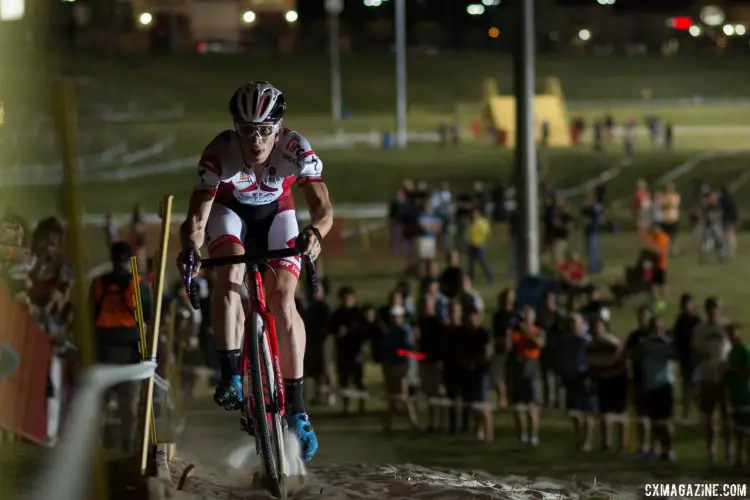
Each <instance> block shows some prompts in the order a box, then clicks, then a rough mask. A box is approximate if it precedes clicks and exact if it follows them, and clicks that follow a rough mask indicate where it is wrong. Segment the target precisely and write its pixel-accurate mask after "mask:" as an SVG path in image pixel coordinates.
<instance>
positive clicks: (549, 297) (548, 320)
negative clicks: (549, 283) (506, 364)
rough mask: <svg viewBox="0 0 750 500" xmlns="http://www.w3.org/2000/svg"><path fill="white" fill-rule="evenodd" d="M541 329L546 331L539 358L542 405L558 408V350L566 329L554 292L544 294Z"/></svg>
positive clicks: (540, 319)
mask: <svg viewBox="0 0 750 500" xmlns="http://www.w3.org/2000/svg"><path fill="white" fill-rule="evenodd" d="M536 318H537V319H536V322H537V325H538V326H539V328H541V329H542V330H544V331H545V333H546V334H547V335H546V339H545V340H546V341H545V343H544V347H542V354H541V356H540V357H539V369H540V375H541V379H542V404H543V405H545V406H549V407H556V406H559V405H561V404H562V400H561V398H560V397H559V393H560V392H561V389H562V382H561V380H560V375H559V370H558V363H557V359H556V358H557V353H556V351H555V350H556V349H557V347H558V345H559V344H560V336H561V334H562V331H563V330H564V329H565V314H564V313H563V311H561V310H560V308H559V307H558V305H557V295H556V294H555V292H553V291H547V292H546V293H545V294H544V302H543V303H542V305H541V307H540V308H539V310H538V312H537V315H536Z"/></svg>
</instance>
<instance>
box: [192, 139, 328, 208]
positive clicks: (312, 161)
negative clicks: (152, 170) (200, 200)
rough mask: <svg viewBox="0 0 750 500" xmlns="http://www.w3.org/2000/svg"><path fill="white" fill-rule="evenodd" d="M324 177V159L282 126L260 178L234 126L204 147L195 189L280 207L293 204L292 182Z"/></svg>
mask: <svg viewBox="0 0 750 500" xmlns="http://www.w3.org/2000/svg"><path fill="white" fill-rule="evenodd" d="M322 181H323V162H322V161H321V160H320V158H318V156H317V155H316V154H315V151H313V149H312V147H311V146H310V143H309V142H308V141H307V139H305V138H304V137H302V136H301V135H300V134H298V133H297V132H295V131H293V130H290V129H287V128H285V129H282V131H281V133H280V134H279V137H278V140H277V142H276V145H275V146H274V148H273V151H271V155H270V157H269V159H268V164H267V166H266V168H265V169H264V170H263V173H262V175H261V178H260V179H259V178H257V176H256V175H255V172H254V171H253V170H252V168H251V166H250V165H248V164H247V163H245V160H244V158H243V157H242V150H241V148H240V143H239V137H238V136H237V134H236V133H235V132H234V131H232V130H225V131H224V132H222V133H220V134H219V135H217V136H216V137H215V138H214V139H213V140H212V141H211V142H210V143H209V144H208V146H206V148H205V149H204V150H203V154H202V155H201V158H200V161H199V162H198V171H197V175H196V179H195V190H196V191H197V190H210V191H213V192H214V193H215V195H216V201H217V202H219V203H225V204H230V203H240V204H242V205H254V206H258V205H268V204H271V203H274V202H277V203H278V204H279V211H282V210H283V209H291V208H293V207H294V199H293V197H292V193H291V187H292V184H294V183H295V182H296V183H297V185H298V186H300V187H301V186H304V185H305V184H306V183H308V182H322Z"/></svg>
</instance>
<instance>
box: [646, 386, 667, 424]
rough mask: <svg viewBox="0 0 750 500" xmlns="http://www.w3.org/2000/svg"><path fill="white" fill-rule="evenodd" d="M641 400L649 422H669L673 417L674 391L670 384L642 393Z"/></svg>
mask: <svg viewBox="0 0 750 500" xmlns="http://www.w3.org/2000/svg"><path fill="white" fill-rule="evenodd" d="M643 399H644V401H643V402H644V404H645V408H646V417H648V419H649V420H654V421H663V420H671V419H672V417H673V416H674V389H673V387H672V384H666V385H663V386H661V387H659V388H658V389H650V390H648V391H644V393H643Z"/></svg>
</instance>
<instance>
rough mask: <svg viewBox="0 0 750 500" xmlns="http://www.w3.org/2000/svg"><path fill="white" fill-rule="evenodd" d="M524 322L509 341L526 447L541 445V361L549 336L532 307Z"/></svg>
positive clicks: (517, 420)
mask: <svg viewBox="0 0 750 500" xmlns="http://www.w3.org/2000/svg"><path fill="white" fill-rule="evenodd" d="M521 316H522V317H521V320H520V321H518V322H516V323H515V326H513V327H511V328H512V329H511V334H510V335H509V336H507V337H506V351H508V352H510V359H509V360H508V367H509V368H510V380H511V387H512V389H511V398H512V400H513V406H514V410H515V411H514V416H515V423H516V435H517V437H518V439H519V441H520V442H521V443H523V444H530V445H531V446H538V445H539V416H540V411H539V390H538V380H539V357H540V355H541V351H542V349H543V348H544V344H545V339H546V333H545V332H544V330H542V329H541V328H539V327H538V326H537V324H536V314H535V313H534V309H533V308H532V307H531V306H526V307H524V308H523V311H522V313H521Z"/></svg>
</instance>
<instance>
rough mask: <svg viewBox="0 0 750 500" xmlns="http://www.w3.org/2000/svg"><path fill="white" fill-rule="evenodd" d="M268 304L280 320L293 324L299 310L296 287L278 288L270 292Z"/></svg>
mask: <svg viewBox="0 0 750 500" xmlns="http://www.w3.org/2000/svg"><path fill="white" fill-rule="evenodd" d="M268 305H269V307H270V308H271V312H272V313H273V314H274V316H276V318H277V320H278V321H284V322H287V324H291V323H292V321H293V320H294V315H295V314H296V312H297V305H296V304H295V302H294V289H293V288H292V289H288V288H287V287H280V288H277V289H276V290H274V291H273V292H271V293H270V294H269V296H268Z"/></svg>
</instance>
